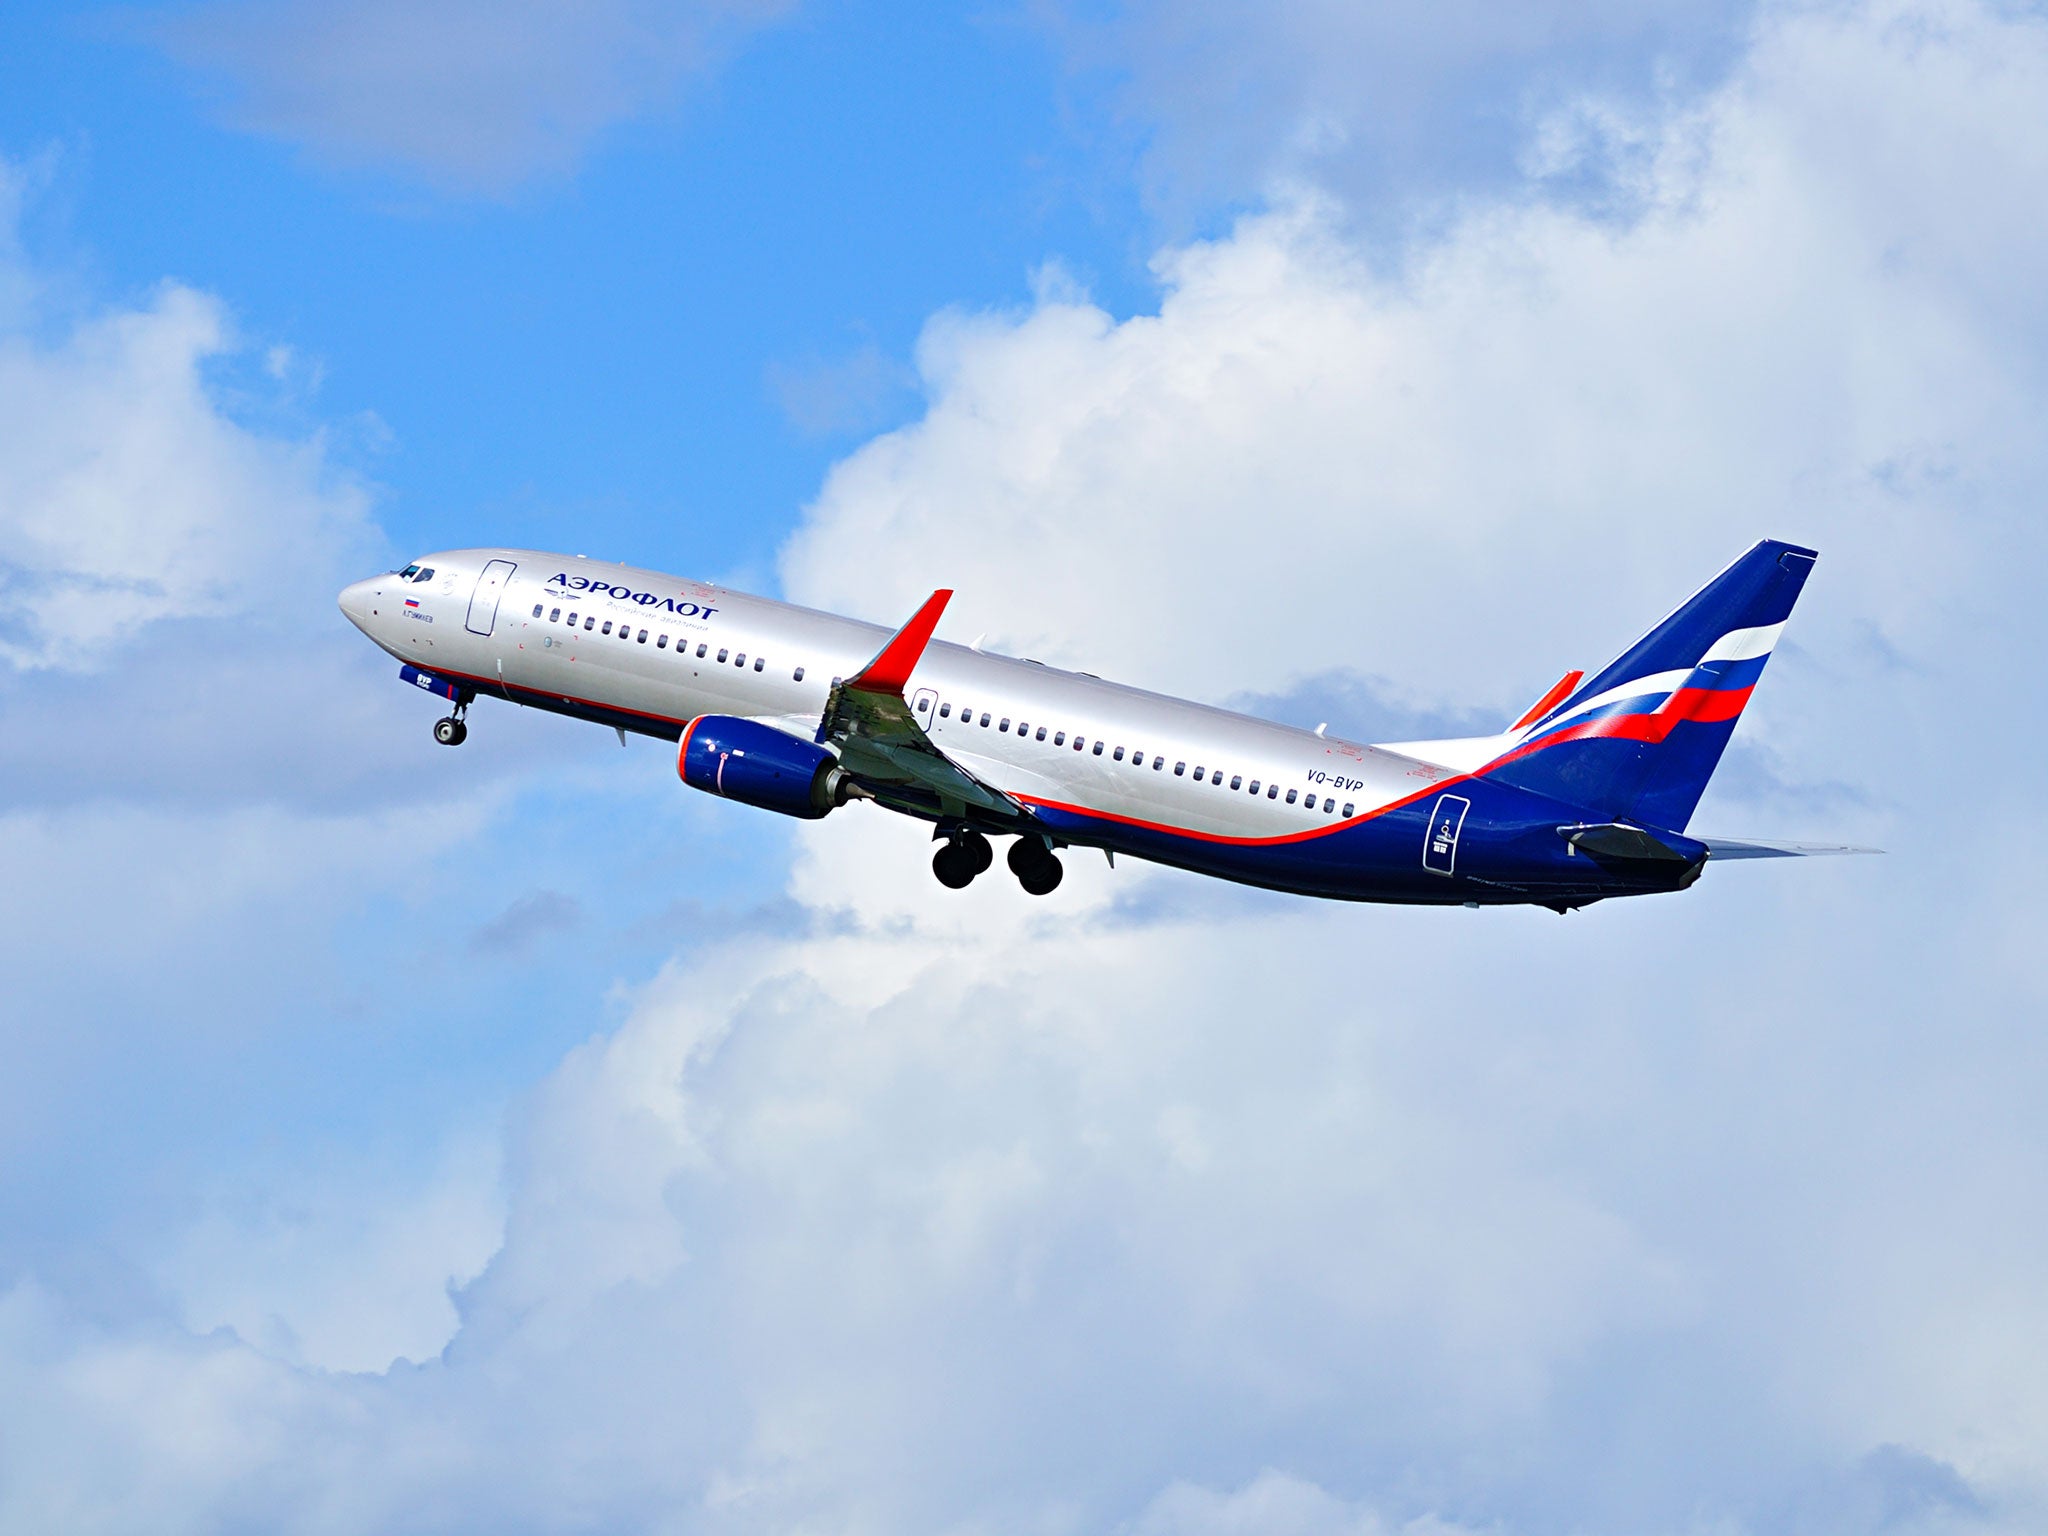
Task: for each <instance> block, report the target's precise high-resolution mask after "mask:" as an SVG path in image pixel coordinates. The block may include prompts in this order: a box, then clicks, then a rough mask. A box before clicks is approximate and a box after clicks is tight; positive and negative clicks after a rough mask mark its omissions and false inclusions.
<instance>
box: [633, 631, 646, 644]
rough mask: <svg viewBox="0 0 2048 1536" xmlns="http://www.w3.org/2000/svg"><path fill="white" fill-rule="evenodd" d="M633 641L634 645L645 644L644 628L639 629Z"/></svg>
mask: <svg viewBox="0 0 2048 1536" xmlns="http://www.w3.org/2000/svg"><path fill="white" fill-rule="evenodd" d="M633 643H634V644H636V645H645V644H646V643H647V631H646V630H644V629H643V630H641V631H640V633H639V634H638V635H636V636H634V637H633Z"/></svg>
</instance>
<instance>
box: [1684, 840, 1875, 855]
mask: <svg viewBox="0 0 2048 1536" xmlns="http://www.w3.org/2000/svg"><path fill="white" fill-rule="evenodd" d="M1695 841H1697V842H1702V843H1705V844H1706V845H1707V857H1708V858H1710V859H1811V858H1817V857H1820V856H1822V855H1825V854H1835V853H1883V852H1884V850H1883V849H1882V848H1853V847H1850V846H1849V845H1847V844H1845V843H1766V842H1760V841H1756V840H1753V839H1748V838H1735V837H1701V838H1696V839H1695Z"/></svg>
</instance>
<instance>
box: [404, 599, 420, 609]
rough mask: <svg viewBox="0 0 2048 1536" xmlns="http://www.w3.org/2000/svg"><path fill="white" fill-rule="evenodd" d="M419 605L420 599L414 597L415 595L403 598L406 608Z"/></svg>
mask: <svg viewBox="0 0 2048 1536" xmlns="http://www.w3.org/2000/svg"><path fill="white" fill-rule="evenodd" d="M419 605H420V600H419V599H418V598H416V597H408V598H407V599H406V600H405V606H406V607H408V608H417V607H419Z"/></svg>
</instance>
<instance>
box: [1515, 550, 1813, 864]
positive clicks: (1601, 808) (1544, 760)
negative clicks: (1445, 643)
mask: <svg viewBox="0 0 2048 1536" xmlns="http://www.w3.org/2000/svg"><path fill="white" fill-rule="evenodd" d="M1817 558H1819V557H1818V555H1817V553H1816V552H1815V551H1813V550H1810V549H1802V548H1800V547H1798V546H1797V545H1793V544H1784V543H1780V542H1778V541H1777V540H1775V539H1765V540H1763V541H1762V542H1760V543H1758V544H1757V545H1756V546H1755V547H1754V548H1752V549H1750V550H1749V551H1748V552H1747V553H1746V554H1744V555H1743V556H1742V558H1741V559H1739V560H1737V561H1736V562H1735V563H1734V564H1733V565H1731V566H1729V567H1728V568H1727V569H1726V570H1725V571H1723V572H1721V574H1720V575H1718V576H1716V577H1715V578H1714V579H1713V580H1712V581H1710V582H1708V583H1707V584H1706V586H1704V587H1702V588H1701V589H1700V590H1699V592H1697V593H1696V594H1695V595H1694V596H1693V597H1692V598H1691V599H1690V600H1689V601H1688V602H1686V603H1685V604H1684V605H1683V606H1681V607H1680V608H1679V609H1678V611H1677V612H1675V613H1673V614H1672V615H1671V617H1669V618H1668V619H1666V620H1665V621H1664V622H1663V623H1661V624H1659V625H1658V626H1657V627H1656V628H1655V629H1653V630H1651V631H1650V632H1649V633H1648V634H1647V635H1645V636H1643V638H1642V639H1640V640H1638V641H1637V642H1636V643H1635V644H1634V645H1632V646H1630V647H1629V649H1628V650H1626V651H1625V652H1623V653H1622V654H1621V656H1620V657H1619V658H1617V659H1616V660H1615V661H1613V662H1612V663H1610V664H1609V665H1608V666H1606V667H1604V668H1602V669H1601V670H1600V671H1599V672H1598V673H1596V674H1595V675H1594V676H1593V677H1592V678H1591V679H1590V680H1588V681H1587V682H1585V683H1583V684H1582V685H1581V686H1580V687H1578V688H1577V689H1576V690H1574V691H1573V692H1572V693H1571V695H1570V696H1569V697H1567V698H1565V699H1564V700H1563V701H1562V702H1560V703H1558V704H1556V705H1555V707H1553V708H1552V709H1550V710H1549V711H1548V712H1547V713H1545V714H1544V715H1542V716H1541V717H1540V718H1539V719H1537V720H1536V721H1535V722H1534V723H1533V724H1530V725H1527V726H1525V727H1524V728H1523V730H1522V735H1521V739H1520V740H1519V741H1517V742H1516V743H1515V744H1514V745H1513V746H1512V747H1510V748H1509V749H1508V750H1507V751H1506V752H1504V753H1502V754H1501V755H1500V756H1499V757H1497V758H1495V759H1494V760H1493V762H1492V763H1490V764H1489V765H1487V767H1486V768H1484V769H1483V770H1481V771H1482V773H1483V774H1484V775H1485V776H1486V777H1488V778H1493V779H1498V780H1500V781H1501V782H1503V783H1507V784H1515V785H1519V786H1520V787H1522V788H1524V789H1530V790H1534V791H1536V792H1537V793H1539V794H1545V795H1549V796H1551V797H1552V798H1553V799H1557V800H1562V801H1564V802H1565V803H1567V804H1569V805H1574V806H1582V807H1584V808H1585V809H1587V810H1589V811H1595V812H1598V813H1599V814H1600V815H1602V816H1607V817H1619V818H1626V819H1627V820H1629V821H1633V822H1637V823H1639V824H1641V825H1643V826H1650V827H1664V828H1669V829H1671V830H1674V831H1683V830H1684V828H1685V824H1686V822H1688V821H1689V820H1691V818H1692V812H1693V807H1694V806H1696V805H1698V804H1699V799H1700V795H1701V793H1702V792H1704V791H1705V789H1706V787H1707V780H1708V778H1709V777H1710V776H1711V775H1712V774H1713V772H1714V767H1715V765H1716V764H1718V763H1719V762H1720V761H1721V753H1722V750H1723V749H1724V748H1725V747H1726V746H1727V745H1728V738H1729V737H1730V736H1732V735H1734V733H1735V722H1736V720H1737V719H1739V718H1740V717H1741V714H1742V710H1743V706H1744V705H1746V704H1748V702H1749V695H1750V690H1751V689H1753V688H1754V687H1755V686H1756V682H1757V678H1758V677H1759V676H1760V675H1761V674H1762V672H1763V669H1764V663H1765V662H1766V661H1768V660H1770V655H1771V648H1772V647H1773V646H1774V645H1776V643H1777V640H1778V635H1779V633H1780V632H1781V631H1782V630H1783V629H1784V627H1785V621H1786V620H1787V619H1788V618H1790V617H1791V614H1792V605H1793V603H1794V602H1796V601H1797V600H1798V597H1799V592H1800V589H1801V588H1802V587H1803V586H1805V584H1806V578H1807V575H1808V573H1809V572H1811V571H1812V569H1813V562H1814V561H1815V560H1816V559H1817Z"/></svg>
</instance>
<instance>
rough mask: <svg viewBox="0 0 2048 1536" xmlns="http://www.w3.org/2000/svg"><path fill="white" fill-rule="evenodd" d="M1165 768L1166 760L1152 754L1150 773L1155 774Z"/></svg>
mask: <svg viewBox="0 0 2048 1536" xmlns="http://www.w3.org/2000/svg"><path fill="white" fill-rule="evenodd" d="M1165 766H1166V759H1165V758H1163V757H1161V756H1159V755H1158V754H1157V753H1156V752H1155V753H1154V754H1153V755H1152V771H1153V772H1154V773H1157V772H1158V771H1159V770H1160V769H1162V768H1164V767H1165Z"/></svg>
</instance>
